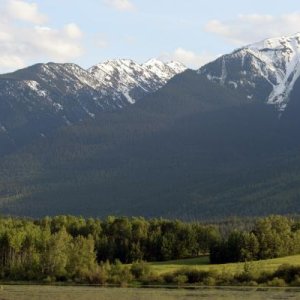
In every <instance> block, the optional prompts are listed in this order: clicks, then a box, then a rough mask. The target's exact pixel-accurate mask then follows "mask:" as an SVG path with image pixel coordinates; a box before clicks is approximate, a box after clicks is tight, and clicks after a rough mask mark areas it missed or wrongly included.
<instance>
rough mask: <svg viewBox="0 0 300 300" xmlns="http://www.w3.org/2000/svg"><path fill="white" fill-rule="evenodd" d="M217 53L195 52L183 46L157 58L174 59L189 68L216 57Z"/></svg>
mask: <svg viewBox="0 0 300 300" xmlns="http://www.w3.org/2000/svg"><path fill="white" fill-rule="evenodd" d="M217 57H218V55H216V54H212V53H209V52H202V53H195V52H193V51H190V50H186V49H184V48H181V47H179V48H177V49H175V51H174V52H172V53H164V54H163V55H161V56H160V57H159V58H160V59H162V60H164V61H167V60H175V61H179V62H181V63H183V64H184V65H186V66H187V67H189V68H192V69H198V68H200V67H201V66H203V65H205V64H206V63H208V62H210V61H212V60H214V59H216V58H217Z"/></svg>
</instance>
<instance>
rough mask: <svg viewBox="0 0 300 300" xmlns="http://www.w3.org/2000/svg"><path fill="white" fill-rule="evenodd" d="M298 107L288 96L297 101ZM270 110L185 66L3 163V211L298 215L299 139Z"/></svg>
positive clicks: (192, 216) (190, 216) (36, 213)
mask: <svg viewBox="0 0 300 300" xmlns="http://www.w3.org/2000/svg"><path fill="white" fill-rule="evenodd" d="M291 103H292V100H291ZM282 124H283V123H282V119H280V118H278V112H277V111H276V110H274V107H273V106H269V105H264V104H261V103H259V102H257V103H251V104H249V103H247V99H246V97H244V96H242V95H240V94H239V93H237V92H236V91H234V90H231V89H230V88H226V87H223V86H220V85H218V84H215V83H213V82H211V81H210V80H208V79H207V78H206V77H205V76H199V75H198V74H197V73H196V72H193V71H187V72H185V73H183V74H182V75H179V76H176V77H174V78H173V79H172V80H171V81H170V82H169V83H168V84H167V85H166V86H165V87H164V88H162V89H161V90H159V91H158V92H157V93H155V94H152V95H150V96H148V97H146V98H144V99H143V100H141V101H139V103H137V104H136V105H134V106H130V107H127V108H126V109H124V110H122V111H117V112H110V113H107V112H106V113H102V114H100V115H99V116H98V117H96V118H95V119H94V120H91V121H88V122H85V123H82V124H79V125H72V126H69V127H68V128H65V129H63V130H61V131H60V132H58V133H57V134H55V135H53V136H52V137H49V138H47V139H43V138H41V140H40V141H39V142H37V143H35V144H34V145H32V146H30V147H27V148H25V149H23V150H22V151H20V152H19V153H17V154H14V155H11V156H7V157H6V158H5V159H3V160H2V161H1V166H0V167H1V170H3V176H2V178H1V181H0V182H1V190H0V193H1V195H2V198H1V199H2V201H1V211H2V212H3V213H10V214H20V215H30V216H41V215H49V214H61V213H64V214H65V213H70V214H81V215H87V216H91V215H93V216H95V215H97V216H106V215H109V214H117V215H144V216H152V217H153V216H165V217H178V218H185V219H195V218H206V219H207V218H214V217H220V216H228V215H262V214H268V213H279V212H281V213H287V212H296V211H299V209H298V204H297V203H298V198H297V197H298V195H299V186H300V185H299V184H298V183H299V181H300V176H299V174H300V172H299V168H298V166H300V165H299V159H300V158H299V155H298V153H299V151H298V150H299V146H300V145H299V141H298V140H299V139H297V138H296V131H292V130H291V127H292V126H293V125H291V124H290V123H288V122H287V123H285V125H284V126H283V125H282Z"/></svg>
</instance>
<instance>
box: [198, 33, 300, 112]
mask: <svg viewBox="0 0 300 300" xmlns="http://www.w3.org/2000/svg"><path fill="white" fill-rule="evenodd" d="M220 59H221V61H220ZM218 60H219V63H218V64H219V67H218V68H219V69H220V71H217V72H216V71H215V69H214V70H213V69H212V68H211V66H212V65H213V63H210V64H208V65H206V66H204V67H202V68H201V69H200V70H199V73H202V74H206V76H207V78H208V79H210V80H213V81H217V82H219V83H221V84H223V85H228V86H231V87H233V88H235V89H237V88H238V87H240V88H241V87H243V86H244V88H245V90H246V91H247V92H248V95H247V96H248V99H250V98H251V99H252V98H253V93H252V91H251V87H252V89H255V88H256V87H257V81H258V80H260V79H262V80H264V81H265V82H266V84H269V85H270V88H271V91H270V93H269V94H268V95H266V99H264V101H265V102H266V103H268V104H273V105H275V106H276V107H277V109H278V110H279V111H283V110H284V109H285V108H286V106H287V103H288V101H289V94H290V92H291V91H292V89H293V86H294V84H295V82H296V80H297V79H298V77H299V76H300V33H297V34H294V35H291V36H282V37H277V38H271V39H266V40H263V41H261V42H258V43H254V44H250V45H247V46H245V47H242V48H239V49H237V50H235V51H234V52H232V53H231V54H229V55H224V56H223V57H221V58H219V59H217V60H216V61H218ZM235 73H236V77H238V76H239V77H240V80H239V81H235V80H233V79H232V78H233V76H234V75H233V74H235ZM233 82H235V83H233Z"/></svg>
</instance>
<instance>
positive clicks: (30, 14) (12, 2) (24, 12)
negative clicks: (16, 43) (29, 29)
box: [6, 0, 47, 24]
mask: <svg viewBox="0 0 300 300" xmlns="http://www.w3.org/2000/svg"><path fill="white" fill-rule="evenodd" d="M6 12H7V14H8V16H9V17H11V18H14V19H17V20H21V21H27V22H30V23H34V24H43V23H45V22H46V21H47V17H46V16H45V15H44V14H42V13H40V12H39V11H38V6H37V4H36V3H28V2H26V1H22V0H9V1H8V2H7V7H6Z"/></svg>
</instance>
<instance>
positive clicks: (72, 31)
mask: <svg viewBox="0 0 300 300" xmlns="http://www.w3.org/2000/svg"><path fill="white" fill-rule="evenodd" d="M64 29H65V32H66V34H67V35H68V36H69V37H70V38H72V39H79V38H81V37H82V32H81V30H80V28H79V27H78V26H77V25H76V24H75V23H70V24H67V25H66V26H65V28H64Z"/></svg>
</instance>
